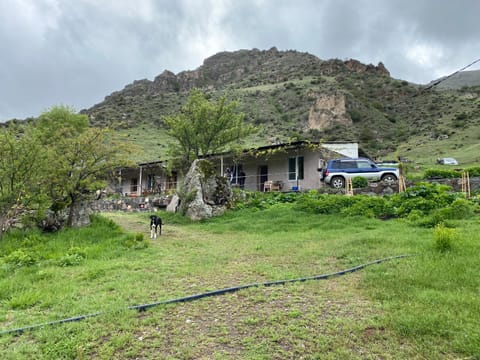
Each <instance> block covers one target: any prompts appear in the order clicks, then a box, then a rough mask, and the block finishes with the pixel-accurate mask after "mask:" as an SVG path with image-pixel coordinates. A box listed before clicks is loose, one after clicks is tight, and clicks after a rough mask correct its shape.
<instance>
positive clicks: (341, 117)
mask: <svg viewBox="0 0 480 360" xmlns="http://www.w3.org/2000/svg"><path fill="white" fill-rule="evenodd" d="M335 125H344V126H352V125H353V122H352V119H351V118H350V116H349V115H348V114H347V110H346V100H345V95H343V94H342V93H334V94H319V95H318V96H317V99H316V100H315V103H314V104H313V106H312V107H311V108H310V111H309V114H308V125H307V130H312V129H315V130H320V131H323V130H326V129H328V128H331V127H333V126H335Z"/></svg>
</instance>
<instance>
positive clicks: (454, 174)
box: [423, 169, 462, 179]
mask: <svg viewBox="0 0 480 360" xmlns="http://www.w3.org/2000/svg"><path fill="white" fill-rule="evenodd" d="M423 176H424V177H425V179H434V178H442V179H453V178H458V177H461V176H462V173H461V172H460V171H456V170H449V169H427V170H425V173H424V175H423Z"/></svg>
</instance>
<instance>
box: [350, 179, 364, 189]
mask: <svg viewBox="0 0 480 360" xmlns="http://www.w3.org/2000/svg"><path fill="white" fill-rule="evenodd" d="M352 186H353V187H354V188H355V189H358V188H364V187H367V186H368V180H367V179H366V178H364V177H362V176H355V177H354V178H353V179H352Z"/></svg>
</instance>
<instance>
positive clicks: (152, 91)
mask: <svg viewBox="0 0 480 360" xmlns="http://www.w3.org/2000/svg"><path fill="white" fill-rule="evenodd" d="M192 87H197V88H200V89H202V90H204V91H206V92H207V93H208V94H210V96H212V97H213V98H215V97H218V96H220V95H223V94H227V96H228V97H230V98H231V99H235V100H238V101H239V103H240V106H241V109H242V111H244V112H245V114H246V120H247V121H248V122H250V123H253V124H254V125H256V126H258V127H260V128H261V130H262V131H261V132H260V133H259V134H260V135H259V136H257V137H256V138H255V139H250V142H251V143H252V144H253V143H254V144H258V145H259V144H262V145H264V144H268V143H272V142H282V141H286V140H287V139H289V138H292V137H297V138H298V137H301V138H311V139H315V140H322V139H323V140H327V141H358V142H360V144H361V146H362V147H363V148H364V149H365V150H366V151H367V152H368V153H369V154H371V155H372V156H381V155H383V154H387V153H391V152H392V151H395V149H396V148H397V147H398V146H399V145H401V144H402V143H406V142H407V141H409V140H410V139H412V138H414V137H416V138H419V139H427V140H428V139H436V138H438V137H440V136H443V137H445V136H447V137H448V136H451V135H453V134H455V133H456V132H458V131H459V130H462V131H463V130H465V129H468V128H470V127H475V126H476V127H478V125H479V124H480V91H479V90H478V88H462V90H454V91H437V90H436V89H435V88H433V89H430V90H428V91H423V90H422V89H423V87H422V86H420V85H416V84H411V83H408V82H407V81H402V80H399V79H394V78H392V77H391V76H390V73H389V72H388V70H387V69H386V67H385V66H384V65H383V64H382V63H379V64H378V65H372V64H368V65H366V64H362V63H360V62H359V61H357V60H353V59H351V60H346V61H343V60H338V59H332V60H321V59H319V58H317V57H316V56H314V55H311V54H308V53H302V52H297V51H278V50H277V49H276V48H272V49H270V50H257V49H254V50H239V51H235V52H221V53H218V54H216V55H213V56H212V57H209V58H207V59H205V61H204V63H203V65H202V66H200V67H199V68H198V69H196V70H191V71H183V72H180V73H178V74H174V73H172V72H170V71H167V70H165V71H163V72H162V73H161V74H160V75H158V76H157V77H156V78H155V79H154V80H153V81H150V80H147V79H144V80H137V81H134V82H133V83H132V84H129V85H127V86H126V87H125V88H124V89H123V90H120V91H116V92H114V93H112V94H111V95H109V96H107V97H106V98H105V100H104V101H103V102H101V103H99V104H97V105H95V106H93V107H92V108H90V109H86V110H83V111H82V112H84V113H86V114H88V115H89V116H90V121H91V123H92V124H93V125H95V126H104V125H110V126H114V127H116V128H117V129H120V131H121V129H128V130H127V131H128V132H131V133H133V132H135V131H134V130H135V129H136V130H138V129H140V128H148V129H151V128H152V126H154V127H155V128H156V131H157V134H160V133H161V132H162V131H163V125H162V117H164V116H165V115H168V114H172V113H175V112H177V111H178V110H179V109H180V107H181V105H182V104H183V103H184V101H185V99H186V98H187V97H188V94H189V90H190V89H191V88H192ZM150 132H151V131H150ZM137 133H138V132H137ZM427 140H426V141H427ZM419 141H423V140H419ZM162 146H163V144H162ZM158 153H161V150H159V152H158Z"/></svg>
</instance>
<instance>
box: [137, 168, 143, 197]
mask: <svg viewBox="0 0 480 360" xmlns="http://www.w3.org/2000/svg"><path fill="white" fill-rule="evenodd" d="M142 170H143V168H142V167H141V166H140V176H139V177H138V186H137V195H138V196H140V195H142V173H143V171H142Z"/></svg>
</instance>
